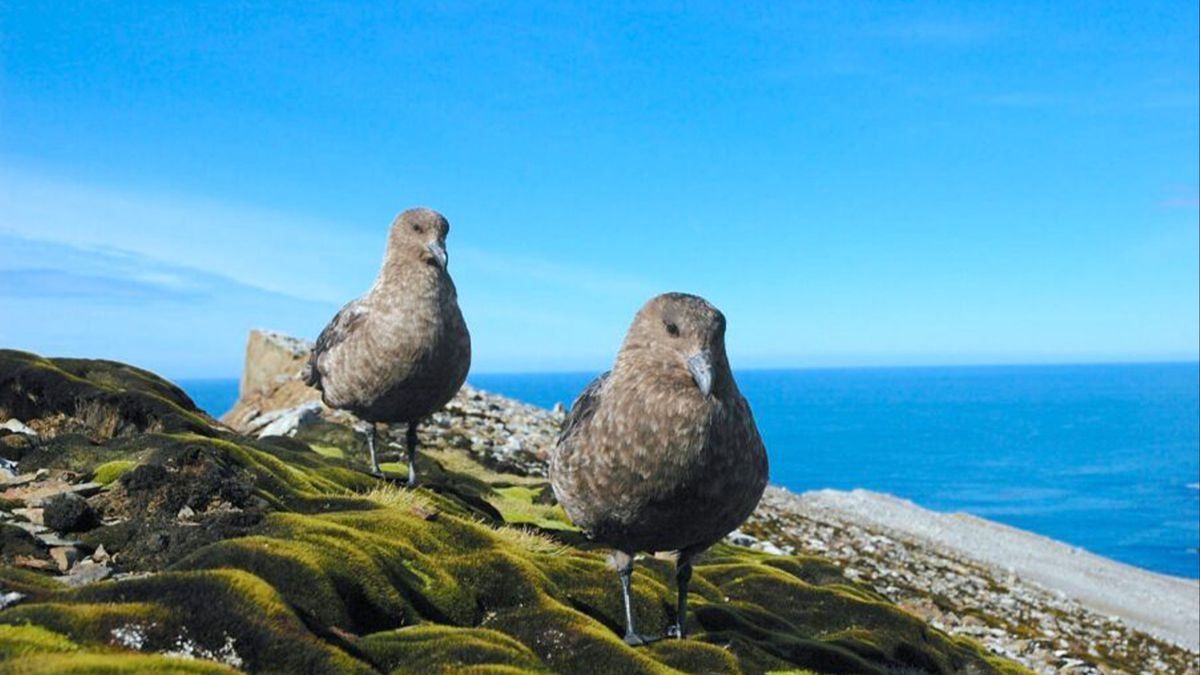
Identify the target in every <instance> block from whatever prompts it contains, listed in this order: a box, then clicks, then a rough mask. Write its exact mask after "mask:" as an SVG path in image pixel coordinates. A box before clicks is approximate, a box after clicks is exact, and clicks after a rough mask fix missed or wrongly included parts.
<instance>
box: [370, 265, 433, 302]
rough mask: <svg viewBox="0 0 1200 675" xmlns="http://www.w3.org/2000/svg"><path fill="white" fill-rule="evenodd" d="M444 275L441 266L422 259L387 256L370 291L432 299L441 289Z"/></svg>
mask: <svg viewBox="0 0 1200 675" xmlns="http://www.w3.org/2000/svg"><path fill="white" fill-rule="evenodd" d="M445 276H446V275H445V272H444V271H442V269H441V268H439V267H437V266H435V265H430V264H428V263H426V262H424V261H422V260H408V259H402V258H399V259H397V258H393V257H392V256H388V257H387V258H386V259H384V261H383V267H382V268H381V269H380V270H379V276H378V277H376V279H375V285H374V286H373V287H372V288H371V292H372V293H376V294H378V293H386V294H388V295H401V296H404V297H408V298H430V299H434V298H436V297H437V296H438V295H439V294H440V293H441V291H442V290H443V286H444V281H445V279H444V278H443V277H445Z"/></svg>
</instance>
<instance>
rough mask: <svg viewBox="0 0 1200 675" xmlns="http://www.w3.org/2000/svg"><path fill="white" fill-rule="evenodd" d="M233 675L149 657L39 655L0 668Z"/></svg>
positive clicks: (20, 672)
mask: <svg viewBox="0 0 1200 675" xmlns="http://www.w3.org/2000/svg"><path fill="white" fill-rule="evenodd" d="M236 672H238V671H236V670H234V669H232V668H227V667H225V666H222V665H220V664H216V663H212V662H211V661H195V660H190V659H183V658H178V657H170V656H152V655H148V654H102V653H72V654H38V655H27V656H24V657H22V658H21V660H20V661H15V662H11V663H3V664H0V673H11V674H12V675H42V674H43V673H45V674H46V675H50V674H55V675H57V674H59V673H80V674H84V673H87V674H88V675H92V674H94V673H102V674H113V675H117V674H125V673H128V674H129V675H140V674H141V673H171V674H175V675H228V674H229V673H236Z"/></svg>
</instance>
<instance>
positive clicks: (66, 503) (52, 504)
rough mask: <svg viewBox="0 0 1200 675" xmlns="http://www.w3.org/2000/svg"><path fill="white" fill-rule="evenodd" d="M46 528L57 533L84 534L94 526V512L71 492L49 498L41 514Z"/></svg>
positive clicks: (89, 505)
mask: <svg viewBox="0 0 1200 675" xmlns="http://www.w3.org/2000/svg"><path fill="white" fill-rule="evenodd" d="M42 518H43V520H44V522H45V524H46V527H48V528H50V529H52V530H56V531H58V532H86V531H88V530H90V529H92V528H93V527H95V526H96V524H97V523H96V512H95V510H93V509H92V506H91V504H88V502H87V500H86V499H84V498H83V497H80V496H79V495H77V494H75V493H73V492H67V493H64V494H61V495H56V496H54V497H51V498H50V501H49V502H47V503H46V509H45V511H44V512H43V514H42Z"/></svg>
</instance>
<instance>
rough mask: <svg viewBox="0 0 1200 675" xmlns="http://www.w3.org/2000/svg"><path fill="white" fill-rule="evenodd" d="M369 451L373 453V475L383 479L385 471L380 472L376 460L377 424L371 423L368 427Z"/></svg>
mask: <svg viewBox="0 0 1200 675" xmlns="http://www.w3.org/2000/svg"><path fill="white" fill-rule="evenodd" d="M367 450H369V451H370V452H371V475H373V476H378V477H380V478H382V477H383V471H380V470H379V461H378V460H376V459H375V423H374V422H370V423H369V426H368V427H367Z"/></svg>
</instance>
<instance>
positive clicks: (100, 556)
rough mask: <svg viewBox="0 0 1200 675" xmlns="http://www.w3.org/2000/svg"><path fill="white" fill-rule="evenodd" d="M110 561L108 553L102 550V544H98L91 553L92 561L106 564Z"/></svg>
mask: <svg viewBox="0 0 1200 675" xmlns="http://www.w3.org/2000/svg"><path fill="white" fill-rule="evenodd" d="M110 559H111V556H109V555H108V551H106V550H104V544H100V545H99V546H97V547H96V550H95V551H92V560H93V561H95V562H98V563H106V562H108V561H109V560H110Z"/></svg>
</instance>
